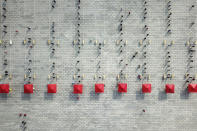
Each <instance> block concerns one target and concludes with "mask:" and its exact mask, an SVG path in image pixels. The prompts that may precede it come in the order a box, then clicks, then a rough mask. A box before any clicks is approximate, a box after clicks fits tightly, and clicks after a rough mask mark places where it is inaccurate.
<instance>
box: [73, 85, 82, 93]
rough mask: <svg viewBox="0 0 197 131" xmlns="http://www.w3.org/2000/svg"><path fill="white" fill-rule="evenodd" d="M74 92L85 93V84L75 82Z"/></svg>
mask: <svg viewBox="0 0 197 131" xmlns="http://www.w3.org/2000/svg"><path fill="white" fill-rule="evenodd" d="M73 93H74V94H82V93H83V85H82V84H74V85H73Z"/></svg>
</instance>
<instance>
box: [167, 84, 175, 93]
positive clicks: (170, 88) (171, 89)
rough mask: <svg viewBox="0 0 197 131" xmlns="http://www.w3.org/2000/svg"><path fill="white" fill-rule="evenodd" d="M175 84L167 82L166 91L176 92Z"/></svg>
mask: <svg viewBox="0 0 197 131" xmlns="http://www.w3.org/2000/svg"><path fill="white" fill-rule="evenodd" d="M174 87H175V86H174V84H166V93H174Z"/></svg>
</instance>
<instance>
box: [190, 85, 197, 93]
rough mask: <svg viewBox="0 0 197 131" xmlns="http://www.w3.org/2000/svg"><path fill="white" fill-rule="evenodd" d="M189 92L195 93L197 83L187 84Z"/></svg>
mask: <svg viewBox="0 0 197 131" xmlns="http://www.w3.org/2000/svg"><path fill="white" fill-rule="evenodd" d="M188 92H189V93H197V84H188Z"/></svg>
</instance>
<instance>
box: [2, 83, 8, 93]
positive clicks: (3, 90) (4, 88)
mask: <svg viewBox="0 0 197 131" xmlns="http://www.w3.org/2000/svg"><path fill="white" fill-rule="evenodd" d="M9 88H10V86H9V84H0V93H9V92H10V89H9Z"/></svg>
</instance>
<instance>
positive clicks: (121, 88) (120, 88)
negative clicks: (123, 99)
mask: <svg viewBox="0 0 197 131" xmlns="http://www.w3.org/2000/svg"><path fill="white" fill-rule="evenodd" d="M118 92H119V93H126V92H127V83H118Z"/></svg>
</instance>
